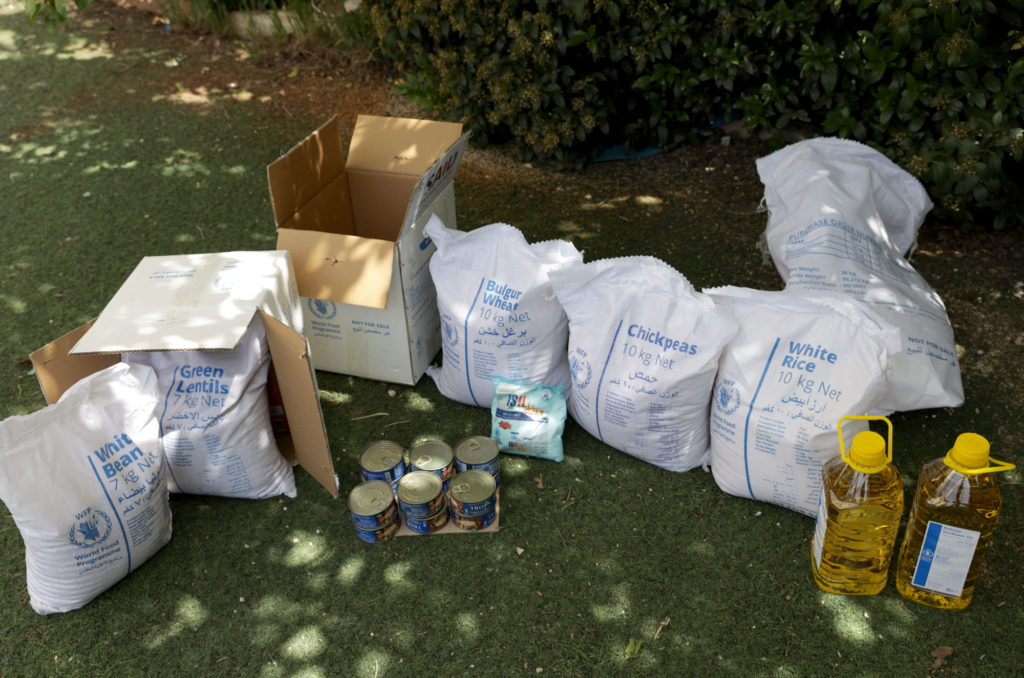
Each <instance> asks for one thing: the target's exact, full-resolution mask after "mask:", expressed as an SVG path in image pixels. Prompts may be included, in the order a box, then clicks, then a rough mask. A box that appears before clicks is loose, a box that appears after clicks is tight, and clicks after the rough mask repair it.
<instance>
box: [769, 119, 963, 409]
mask: <svg viewBox="0 0 1024 678" xmlns="http://www.w3.org/2000/svg"><path fill="white" fill-rule="evenodd" d="M757 169H758V173H759V175H760V177H761V181H762V182H763V183H764V185H765V203H766V205H767V207H768V211H769V218H768V226H767V228H766V230H765V234H764V243H765V245H766V246H767V249H768V251H769V252H770V253H771V256H772V259H773V261H774V262H775V267H776V268H777V269H778V271H779V274H780V275H781V276H782V278H783V280H785V281H786V288H787V289H800V290H821V291H828V292H839V293H842V294H847V295H849V296H851V297H853V298H855V299H860V300H862V301H864V302H866V303H868V304H870V305H872V307H873V308H874V309H875V310H876V311H877V312H878V313H879V314H880V315H882V316H883V317H884V318H885V319H886V320H888V321H889V322H890V323H892V324H894V325H896V326H897V327H898V328H899V329H900V332H901V334H902V340H903V345H902V348H901V351H900V352H899V353H898V354H897V355H895V356H893V369H892V372H891V374H890V376H889V390H888V392H887V393H886V394H885V396H884V397H883V398H882V400H881V401H880V402H879V405H878V409H877V411H878V412H883V413H888V412H892V411H896V410H900V411H904V410H916V409H923V408H928V407H956V406H958V405H961V404H963V401H964V392H963V386H962V384H961V380H960V361H959V359H958V357H957V351H956V343H955V342H954V339H953V327H952V325H951V324H950V322H949V317H948V316H947V314H946V307H945V305H944V304H943V303H942V299H941V298H940V297H939V295H938V294H937V293H936V292H935V290H934V289H932V287H931V286H930V285H929V284H928V283H927V282H925V280H924V278H922V277H921V275H920V274H919V273H918V272H917V271H915V270H914V268H913V267H912V266H911V265H910V264H909V263H908V262H907V260H906V259H904V257H903V255H904V254H905V253H906V252H907V251H908V250H909V249H910V247H911V246H912V244H913V243H914V242H915V240H916V237H917V231H918V228H919V227H920V225H921V222H922V221H923V220H924V217H925V215H926V214H927V212H928V210H929V209H931V206H932V203H931V201H930V200H929V199H928V195H927V194H926V193H925V190H924V187H922V186H921V184H920V182H918V181H917V179H915V178H914V177H913V176H911V175H910V174H909V173H907V172H906V171H904V170H902V169H900V168H899V167H898V166H896V165H895V164H894V163H893V162H892V161H890V160H889V159H888V158H886V157H885V156H884V155H882V154H881V153H879V152H878V151H875V150H873V149H871V148H869V147H867V146H865V145H863V144H859V143H857V142H855V141H848V140H845V139H810V140H807V141H802V142H799V143H796V144H792V145H790V146H787V147H785V148H783V149H781V150H779V151H776V152H775V153H772V154H771V155H769V156H767V157H764V158H761V159H759V160H758V161H757Z"/></svg>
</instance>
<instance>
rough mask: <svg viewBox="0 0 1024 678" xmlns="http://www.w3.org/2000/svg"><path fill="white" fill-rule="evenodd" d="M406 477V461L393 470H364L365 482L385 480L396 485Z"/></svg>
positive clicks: (400, 462)
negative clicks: (400, 479)
mask: <svg viewBox="0 0 1024 678" xmlns="http://www.w3.org/2000/svg"><path fill="white" fill-rule="evenodd" d="M403 475H405V460H401V461H399V462H398V463H397V464H396V465H395V466H394V467H393V468H390V469H388V470H386V471H371V470H369V469H366V468H364V469H363V480H365V481H366V482H369V481H371V480H383V481H384V482H386V483H395V482H397V481H398V479H399V478H401V477H402V476H403Z"/></svg>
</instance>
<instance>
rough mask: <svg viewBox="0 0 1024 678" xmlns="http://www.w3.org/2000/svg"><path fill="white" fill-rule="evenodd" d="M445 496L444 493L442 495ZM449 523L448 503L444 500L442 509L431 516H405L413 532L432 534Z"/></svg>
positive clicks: (407, 525)
mask: <svg viewBox="0 0 1024 678" xmlns="http://www.w3.org/2000/svg"><path fill="white" fill-rule="evenodd" d="M441 496H442V497H444V495H443V494H442V495H441ZM447 524H448V505H447V504H446V503H445V502H442V506H441V510H440V511H438V512H437V513H435V514H434V515H432V516H430V517H429V518H410V517H409V516H406V517H405V525H406V527H408V528H409V529H410V530H412V531H413V532H417V533H419V534H431V533H433V532H437V531H438V530H440V529H441V528H442V527H444V526H445V525H447Z"/></svg>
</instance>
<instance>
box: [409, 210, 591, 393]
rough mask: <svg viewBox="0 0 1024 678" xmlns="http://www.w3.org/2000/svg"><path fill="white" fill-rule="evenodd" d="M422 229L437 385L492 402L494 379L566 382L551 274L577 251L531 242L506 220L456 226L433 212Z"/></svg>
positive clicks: (562, 331) (577, 257)
mask: <svg viewBox="0 0 1024 678" xmlns="http://www.w3.org/2000/svg"><path fill="white" fill-rule="evenodd" d="M426 233H427V235H429V236H430V237H431V239H432V240H433V241H434V244H435V245H436V246H437V251H436V252H434V255H433V256H432V257H431V258H430V275H431V277H432V278H433V280H434V287H435V288H437V307H438V311H439V313H440V315H441V347H442V363H441V366H440V367H436V366H431V367H429V368H427V374H429V375H430V376H431V378H432V379H433V380H434V382H435V383H436V384H437V388H438V390H439V391H440V392H441V393H442V394H443V395H444V396H446V397H448V398H451V399H452V400H457V401H459V402H461V403H465V404H467V405H476V406H477V407H490V406H491V401H492V399H493V397H494V383H493V381H492V378H493V377H495V376H498V377H505V378H506V379H512V380H515V381H520V382H524V383H532V384H548V385H551V386H567V385H568V384H569V365H568V361H567V358H566V353H565V346H566V339H567V337H568V334H569V328H568V324H567V322H566V319H565V313H564V312H563V311H562V306H561V304H559V303H558V300H557V299H555V296H554V294H553V293H552V291H551V283H550V282H548V274H549V273H550V272H551V271H554V270H556V269H558V268H561V267H563V266H565V265H567V264H571V263H578V262H581V261H582V260H583V256H582V255H581V254H580V253H579V252H578V251H577V250H576V248H575V247H573V245H572V244H571V243H568V242H565V241H562V240H548V241H545V242H538V243H534V244H529V243H527V242H526V238H524V237H523V234H522V233H521V232H520V231H519V229H517V228H515V227H514V226H509V225H508V224H491V225H489V226H482V227H480V228H477V229H475V230H472V231H466V232H463V231H456V230H452V229H448V228H445V226H444V224H443V223H442V222H441V220H440V219H439V218H438V217H437V216H436V215H435V216H433V217H431V219H430V221H429V222H427V226H426Z"/></svg>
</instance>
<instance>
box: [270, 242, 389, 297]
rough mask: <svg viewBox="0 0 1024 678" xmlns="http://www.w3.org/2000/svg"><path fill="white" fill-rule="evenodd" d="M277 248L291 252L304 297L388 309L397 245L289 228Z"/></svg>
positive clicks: (296, 279) (296, 278) (300, 289)
mask: <svg viewBox="0 0 1024 678" xmlns="http://www.w3.org/2000/svg"><path fill="white" fill-rule="evenodd" d="M277 247H278V249H282V250H289V251H291V253H292V260H293V262H294V265H295V281H296V282H297V283H298V286H299V294H301V295H302V296H304V297H309V298H311V299H329V300H331V301H336V302H339V303H343V304H353V305H356V306H369V307H371V308H387V305H388V290H389V288H390V287H391V273H392V267H393V266H394V263H395V244H394V243H393V242H389V241H387V240H376V239H374V238H360V237H358V236H354V235H339V234H331V233H317V232H314V231H301V230H295V229H290V228H286V229H281V230H280V231H278V233H277Z"/></svg>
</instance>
